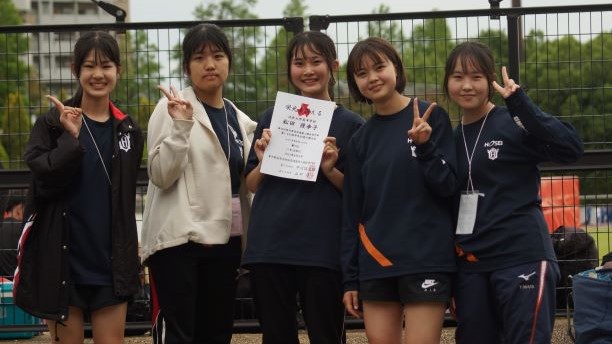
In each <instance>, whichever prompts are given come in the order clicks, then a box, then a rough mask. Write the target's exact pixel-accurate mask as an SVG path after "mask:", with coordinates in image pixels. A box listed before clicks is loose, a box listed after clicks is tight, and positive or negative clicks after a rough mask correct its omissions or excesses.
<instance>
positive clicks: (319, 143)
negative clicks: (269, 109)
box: [261, 92, 336, 182]
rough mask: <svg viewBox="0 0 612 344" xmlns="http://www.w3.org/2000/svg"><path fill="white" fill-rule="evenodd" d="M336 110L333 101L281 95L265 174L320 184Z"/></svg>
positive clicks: (279, 95) (267, 154) (277, 103)
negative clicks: (321, 168) (318, 181)
mask: <svg viewBox="0 0 612 344" xmlns="http://www.w3.org/2000/svg"><path fill="white" fill-rule="evenodd" d="M335 108H336V103H334V102H331V101H326V100H320V99H313V98H308V97H303V96H298V95H294V94H289V93H285V92H278V93H277V94H276V102H275V103H274V112H273V113H272V122H271V123H270V132H271V133H272V137H271V138H270V142H269V144H268V147H267V148H266V151H265V153H264V157H263V161H262V163H261V172H262V173H265V174H270V175H274V176H277V177H283V178H290V179H299V180H307V181H311V182H314V181H316V180H317V174H318V173H319V165H320V164H321V157H322V156H323V148H324V146H325V144H324V143H323V140H324V139H325V138H326V137H327V133H328V132H329V126H330V124H331V120H332V116H333V114H334V109H335Z"/></svg>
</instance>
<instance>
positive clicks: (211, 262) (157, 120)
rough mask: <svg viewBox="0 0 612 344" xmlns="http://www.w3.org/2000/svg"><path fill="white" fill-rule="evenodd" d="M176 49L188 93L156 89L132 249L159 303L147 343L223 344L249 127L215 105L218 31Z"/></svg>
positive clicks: (221, 79) (224, 67) (188, 38)
mask: <svg viewBox="0 0 612 344" xmlns="http://www.w3.org/2000/svg"><path fill="white" fill-rule="evenodd" d="M182 48H183V69H184V72H185V74H186V75H187V76H188V77H189V82H190V83H191V86H190V87H187V88H185V89H183V90H182V91H180V92H179V91H178V90H176V89H175V88H174V87H172V86H171V87H170V90H167V89H165V88H163V87H161V86H160V89H161V91H162V93H163V94H164V95H165V97H164V98H162V99H161V100H160V101H159V103H158V104H157V106H156V107H155V110H154V111H153V114H152V115H151V119H150V120H149V128H148V129H149V131H148V138H147V139H148V147H149V152H148V156H149V159H148V166H147V167H148V172H149V187H148V190H147V203H146V205H145V211H144V221H143V229H142V240H141V243H142V259H143V261H144V262H145V264H148V265H149V267H150V270H151V276H152V279H153V289H154V292H155V295H157V301H158V303H159V309H158V312H156V313H155V314H154V320H155V324H154V327H153V331H152V333H153V342H154V343H166V344H168V343H180V344H186V343H215V344H229V343H230V341H231V337H232V332H233V323H234V321H233V319H234V296H235V291H236V278H237V275H238V273H237V271H238V268H239V265H240V256H241V252H242V240H243V239H242V235H243V230H242V228H243V227H244V226H245V225H246V221H247V219H248V215H249V208H250V200H249V195H248V193H247V190H246V187H245V183H244V167H245V163H246V158H247V156H246V154H244V152H248V151H249V149H250V147H251V141H250V137H251V136H252V134H253V131H254V130H255V126H256V124H255V122H253V121H252V120H251V119H250V118H249V117H248V116H247V115H246V114H244V113H243V112H242V111H240V110H239V109H238V108H237V107H236V106H235V105H234V104H233V103H232V102H231V101H229V100H228V99H225V98H223V86H224V85H225V82H226V81H227V78H228V75H229V71H230V68H231V64H232V53H231V50H230V46H229V42H228V39H227V37H226V36H225V34H224V33H223V31H222V30H221V28H219V27H218V26H216V25H213V24H200V25H197V26H195V27H193V28H191V29H190V30H189V31H188V32H187V34H186V35H185V38H184V39H183V44H182Z"/></svg>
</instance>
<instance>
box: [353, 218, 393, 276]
mask: <svg viewBox="0 0 612 344" xmlns="http://www.w3.org/2000/svg"><path fill="white" fill-rule="evenodd" d="M359 238H360V239H361V243H362V244H363V246H364V247H365V249H366V251H368V253H369V254H370V256H372V258H374V260H375V261H376V262H377V263H378V264H380V265H381V266H384V267H387V266H391V265H393V263H391V261H390V260H389V259H387V257H385V256H384V255H383V254H382V253H381V252H380V251H379V250H378V249H376V247H374V245H373V244H372V242H371V241H370V238H368V236H367V234H366V232H365V227H364V226H363V224H361V223H360V224H359Z"/></svg>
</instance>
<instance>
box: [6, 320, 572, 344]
mask: <svg viewBox="0 0 612 344" xmlns="http://www.w3.org/2000/svg"><path fill="white" fill-rule="evenodd" d="M454 330H455V329H454V328H452V327H449V328H445V329H444V332H443V333H442V340H441V341H440V343H441V344H451V343H454ZM9 342H10V343H30V344H35V343H46V344H50V343H51V340H50V337H49V334H48V333H44V334H43V335H40V336H36V337H34V338H32V339H28V340H0V343H9ZM347 342H348V344H366V343H367V342H368V341H367V339H366V336H365V334H364V332H363V331H360V330H351V331H349V332H348V333H347ZM85 343H86V344H90V343H93V341H92V340H90V339H87V340H85ZM125 343H126V344H143V343H151V337H149V336H141V337H128V338H126V339H125ZM258 343H261V335H259V334H236V335H234V337H233V339H232V344H258ZM300 343H301V344H309V341H308V338H307V336H306V334H304V333H301V334H300ZM570 343H572V341H571V339H570V338H569V337H568V335H567V320H566V319H565V318H557V321H556V322H555V332H554V335H553V340H552V342H551V344H570Z"/></svg>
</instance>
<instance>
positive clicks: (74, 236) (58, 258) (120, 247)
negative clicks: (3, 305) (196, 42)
mask: <svg viewBox="0 0 612 344" xmlns="http://www.w3.org/2000/svg"><path fill="white" fill-rule="evenodd" d="M120 72H121V62H120V58H119V46H118V44H117V41H115V39H114V38H113V37H112V36H110V35H109V34H108V33H106V32H101V31H96V32H87V33H83V34H82V35H81V36H80V38H79V39H78V40H77V42H76V44H75V46H74V54H73V63H72V73H73V74H74V76H75V77H76V78H77V79H78V90H77V92H76V94H75V95H74V97H73V98H71V99H69V100H67V101H65V102H63V103H62V102H61V101H60V100H58V99H57V98H55V97H53V96H47V97H48V98H49V99H50V100H51V102H52V103H53V104H54V105H55V107H54V108H53V109H51V110H50V111H49V113H47V114H46V115H45V116H41V117H39V118H38V120H37V121H36V124H35V125H34V127H33V128H32V133H31V135H30V141H29V142H28V146H27V148H26V152H25V154H24V160H25V161H26V163H27V164H28V166H29V167H30V169H31V171H32V175H33V180H32V185H31V187H30V194H29V198H28V205H27V213H28V214H34V215H33V217H32V218H31V219H33V221H34V222H33V225H31V226H29V225H28V226H26V229H24V233H23V234H22V238H21V240H20V244H19V245H20V253H19V268H18V269H17V271H16V275H15V291H16V292H15V302H16V303H17V304H18V305H19V307H21V308H23V309H24V310H26V311H27V312H29V313H32V314H34V315H36V316H38V317H41V318H44V319H47V320H48V321H47V323H48V325H49V331H50V332H51V336H52V338H54V340H55V341H56V342H59V343H82V342H83V340H84V339H83V338H84V333H83V327H84V326H83V325H84V324H83V323H84V320H83V319H84V313H91V323H92V330H93V338H94V341H95V342H96V343H122V342H123V335H124V328H125V317H126V313H127V301H128V300H129V299H130V298H131V297H132V295H133V294H135V293H136V292H137V291H138V288H139V282H140V281H139V275H138V274H139V272H140V264H139V260H138V234H137V231H136V218H135V216H134V214H135V209H134V208H135V204H136V200H135V196H136V178H137V175H138V168H139V166H140V161H141V158H142V149H143V137H142V133H141V131H140V129H139V128H138V125H137V124H136V122H135V121H134V120H133V119H132V118H130V117H129V116H127V115H125V114H124V113H123V112H122V111H121V110H119V109H118V108H117V107H115V105H114V104H113V103H112V102H111V100H110V94H111V92H112V91H113V90H114V89H115V86H116V85H117V80H118V78H119V74H120ZM92 196H93V197H92ZM29 224H32V223H31V222H30V223H29Z"/></svg>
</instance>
